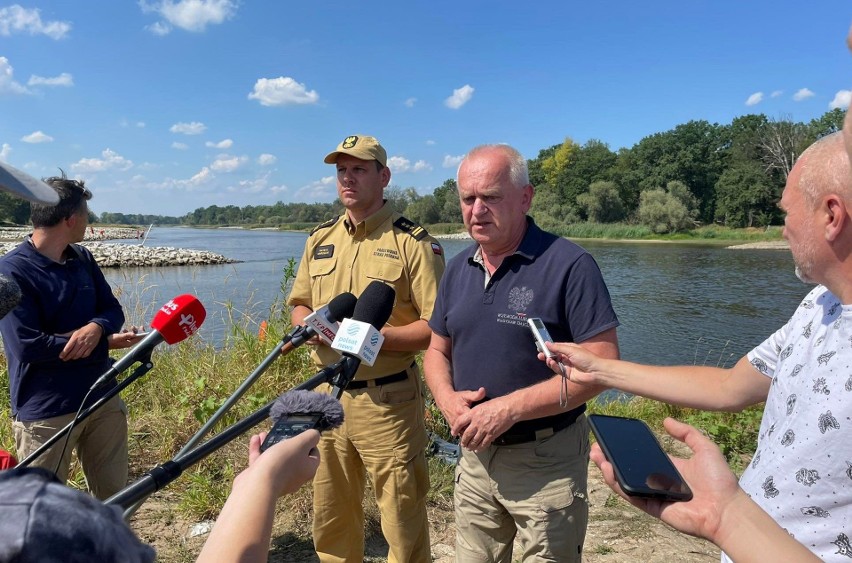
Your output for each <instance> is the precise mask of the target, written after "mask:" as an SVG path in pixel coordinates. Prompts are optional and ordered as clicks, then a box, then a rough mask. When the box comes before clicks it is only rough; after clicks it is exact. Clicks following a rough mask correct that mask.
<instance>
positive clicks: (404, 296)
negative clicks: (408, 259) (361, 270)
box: [365, 259, 409, 303]
mask: <svg viewBox="0 0 852 563" xmlns="http://www.w3.org/2000/svg"><path fill="white" fill-rule="evenodd" d="M365 274H366V276H367V278H368V279H369V281H380V282H383V283H386V284H388V285H389V286H391V287H393V288H394V290H395V291H396V295H395V301H394V303H405V302H407V301H408V300H409V295H408V292H409V287H408V283H406V281H405V279H404V276H403V267H402V263H401V262H397V261H390V260H376V259H373V260H372V261H371V262H370V265H369V267H368V268H366V270H365Z"/></svg>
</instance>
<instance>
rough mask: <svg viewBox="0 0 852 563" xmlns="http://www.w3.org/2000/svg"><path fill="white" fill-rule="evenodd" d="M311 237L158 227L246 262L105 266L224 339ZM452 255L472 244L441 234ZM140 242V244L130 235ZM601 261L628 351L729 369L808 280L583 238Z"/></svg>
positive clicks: (769, 259)
mask: <svg viewBox="0 0 852 563" xmlns="http://www.w3.org/2000/svg"><path fill="white" fill-rule="evenodd" d="M306 238H307V235H306V234H305V233H284V232H277V231H246V230H239V229H213V230H208V229H188V228H154V229H152V231H151V234H150V237H149V238H148V241H147V242H146V243H145V244H146V245H147V246H173V247H182V248H193V249H198V250H211V251H213V252H218V253H220V254H223V255H225V256H228V257H230V258H234V259H237V260H242V262H241V263H239V264H229V265H218V266H192V267H188V266H180V267H169V268H121V269H107V270H104V273H105V275H106V277H107V280H108V281H109V282H110V284H111V285H112V286H113V288H115V289H118V290H119V291H120V299H121V301H122V303H123V304H124V306H125V310H126V311H127V312H128V318H129V320H130V321H133V322H136V323H145V324H147V322H149V321H150V319H151V317H152V316H153V313H154V312H155V311H156V310H157V309H158V308H159V307H160V306H161V305H162V304H163V303H165V302H166V301H168V300H169V299H170V298H171V297H174V296H175V295H178V294H181V293H191V294H193V295H196V296H197V297H198V298H199V299H200V300H201V302H202V303H203V304H204V306H205V308H206V309H207V313H208V317H207V320H206V321H205V322H204V324H203V326H202V327H201V329H200V330H199V332H198V334H199V336H200V337H201V338H204V339H205V340H208V341H212V342H214V343H215V344H220V343H221V342H222V341H223V339H224V338H225V336H226V335H227V334H228V333H229V328H230V326H231V323H233V322H246V323H249V326H252V325H256V324H258V323H259V322H260V321H261V320H263V319H264V317H265V314H266V312H267V311H268V310H269V307H270V305H271V303H273V301H274V300H276V299H282V298H283V294H282V292H281V280H282V277H283V271H284V268H285V266H286V264H287V262H288V259H290V258H293V259H295V260H296V262H297V264H298V261H299V258H300V257H301V254H302V250H303V248H304V244H305V240H306ZM441 242H442V244H443V245H444V248H445V252H446V256H447V257H448V258H449V257H452V256H454V255H455V254H456V253H458V252H459V251H460V250H461V249H462V248H464V247H465V246H467V245H468V244H470V242H469V241H458V240H443V241H441ZM127 243H128V244H138V241H127ZM580 244H581V245H582V246H584V247H585V248H586V249H587V250H588V251H589V252H590V253H591V254H592V255H593V256H594V257H595V259H596V260H597V262H598V264H599V265H600V268H601V271H602V272H603V274H604V278H605V280H606V282H607V285H608V286H609V290H610V293H611V295H612V301H613V304H614V306H615V310H616V313H617V314H618V316H619V319H620V320H621V326H620V327H619V329H618V336H619V342H620V346H621V355H622V357H623V358H624V359H629V360H632V361H637V362H642V363H653V364H698V365H714V366H715V365H723V366H730V365H732V364H733V363H735V362H736V361H737V360H738V359H739V358H740V357H741V356H742V355H743V354H745V353H746V352H748V350H750V349H751V348H752V347H754V346H755V345H757V344H759V343H760V342H761V341H763V340H764V339H765V338H766V337H767V336H769V334H771V333H772V332H773V331H774V330H776V329H777V328H779V327H780V326H781V325H783V324H784V323H785V322H786V321H787V319H788V318H789V317H790V315H791V314H792V313H793V310H794V309H795V308H796V306H797V305H798V303H799V301H801V299H802V297H804V295H805V294H806V293H807V292H808V290H809V288H810V286H807V285H805V284H803V283H802V282H800V281H799V280H798V279H797V278H796V276H795V275H794V274H793V264H792V259H791V258H790V253H789V252H788V251H784V250H728V249H725V248H722V247H719V246H710V245H707V246H702V245H695V244H688V245H687V244H676V243H614V242H604V241H597V240H594V241H590V240H584V241H580Z"/></svg>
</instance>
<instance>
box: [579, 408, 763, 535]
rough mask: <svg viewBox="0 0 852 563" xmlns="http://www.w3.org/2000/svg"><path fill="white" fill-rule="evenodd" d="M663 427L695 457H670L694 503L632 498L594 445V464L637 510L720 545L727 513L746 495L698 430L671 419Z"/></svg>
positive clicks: (691, 501) (616, 490) (606, 479)
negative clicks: (721, 526) (724, 517)
mask: <svg viewBox="0 0 852 563" xmlns="http://www.w3.org/2000/svg"><path fill="white" fill-rule="evenodd" d="M663 425H664V426H665V428H666V431H667V432H668V433H669V434H670V435H671V436H672V437H674V438H675V439H677V440H679V441H681V442H684V443H686V445H687V446H689V449H691V450H692V451H693V453H694V455H693V456H692V458H690V459H680V458H675V457H671V456H669V457H670V458H671V460H672V462H673V463H674V465H675V467H677V470H678V471H679V472H680V474H681V475H682V476H683V478H684V479H685V480H686V482H687V484H688V485H689V488H690V489H692V495H693V496H692V500H690V501H688V502H665V501H660V500H655V499H647V498H642V497H632V496H629V495H627V494H625V493H624V491H622V490H621V487H619V486H618V482H617V481H616V480H615V474H614V472H613V468H612V464H610V463H609V462H608V461H607V460H606V457H605V456H604V453H603V452H602V451H601V449H600V446H599V445H598V444H597V443H595V444H594V445H592V451H591V458H592V461H594V462H595V464H596V465H597V466H598V467H599V468H600V469H601V472H602V473H603V477H604V481H606V484H607V485H609V486H610V488H611V489H612V490H614V491H615V492H616V493H618V494H619V495H620V496H621V497H622V498H624V499H625V500H627V501H628V502H629V503H630V504H632V505H633V506H636V507H637V508H639V509H641V510H643V511H645V512H647V513H648V514H650V515H651V516H655V517H657V518H659V519H661V520H662V521H663V522H665V523H666V524H669V525H670V526H672V527H674V528H677V529H678V530H680V531H682V532H685V533H687V534H690V535H693V536H699V537H702V538H706V539H709V540H710V541H716V540H717V539H718V538H717V532H718V531H719V527H720V524H721V521H722V518H723V516H724V513H725V510H727V509H728V507H730V506H731V505H732V504H733V503H735V502H736V501H737V500H738V499H740V497H745V498H747V497H746V495H745V492H744V491H743V490H742V489H740V487H739V485H738V484H737V479H736V477H735V476H734V474H733V473H732V472H731V469H730V468H729V467H728V463H727V462H726V461H725V457H724V456H723V455H722V452H721V451H720V450H719V448H718V447H717V446H716V444H714V443H713V442H712V441H711V440H710V439H708V438H707V437H706V436H704V435H703V434H702V433H701V432H700V431H699V430H698V429H697V428H694V427H692V426H690V425H688V424H684V423H682V422H678V421H677V420H674V419H673V418H667V419H666V420H665V421H664V422H663Z"/></svg>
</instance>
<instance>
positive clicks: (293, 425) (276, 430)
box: [260, 413, 325, 452]
mask: <svg viewBox="0 0 852 563" xmlns="http://www.w3.org/2000/svg"><path fill="white" fill-rule="evenodd" d="M324 416H325V415H324V414H323V413H309V414H291V415H285V416H282V417H281V418H279V419H278V420H277V421H276V422H275V424H273V425H272V430H270V431H269V434H267V435H266V438H265V439H264V440H263V443H262V444H261V445H260V451H261V452H265V451H266V449H267V448H269V447H271V446H274V445H275V444H277V443H278V442H281V441H282V440H286V439H287V438H292V437H293V436H296V435H298V434H301V433H302V432H304V431H305V430H310V429H311V428H317V427H318V426H319V425H320V421H321V420H322V418H323V417H324Z"/></svg>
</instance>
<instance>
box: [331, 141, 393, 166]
mask: <svg viewBox="0 0 852 563" xmlns="http://www.w3.org/2000/svg"><path fill="white" fill-rule="evenodd" d="M340 154H348V155H350V156H354V157H355V158H360V159H361V160H375V161H378V163H379V164H381V165H382V166H387V165H388V153H387V152H385V148H384V147H383V146H382V145H381V144H380V143H379V140H378V139H376V138H375V137H370V136H367V135H349V136H348V137H346V138H345V139H343V141H342V142H341V143H340V144H339V145H337V149H335V150H334V152H330V153H328V154H327V155H326V157H325V160H324V162H325V163H326V164H334V163H335V162H337V156H338V155H340Z"/></svg>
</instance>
